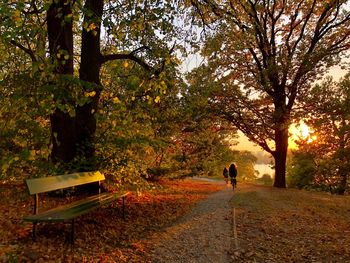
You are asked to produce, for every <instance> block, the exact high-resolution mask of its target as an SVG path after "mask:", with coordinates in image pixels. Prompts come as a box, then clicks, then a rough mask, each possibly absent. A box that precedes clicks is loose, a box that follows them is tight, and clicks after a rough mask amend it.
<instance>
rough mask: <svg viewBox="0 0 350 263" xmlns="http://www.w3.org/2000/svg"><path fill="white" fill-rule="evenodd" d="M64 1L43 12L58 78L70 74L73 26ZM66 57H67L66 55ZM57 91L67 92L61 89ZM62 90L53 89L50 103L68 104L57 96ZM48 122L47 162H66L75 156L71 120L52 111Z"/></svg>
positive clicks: (74, 136) (72, 120)
mask: <svg viewBox="0 0 350 263" xmlns="http://www.w3.org/2000/svg"><path fill="white" fill-rule="evenodd" d="M65 2H66V0H59V1H54V2H53V3H52V4H51V6H50V7H49V9H48V11H47V31H48V39H49V52H50V58H51V61H52V63H53V64H54V65H55V69H54V73H56V74H58V75H73V24H72V21H71V20H70V21H69V20H65V17H67V16H68V17H69V15H71V14H72V7H71V5H70V4H65ZM67 55H68V56H67ZM61 89H68V87H65V86H62V87H61ZM64 92H65V90H58V89H57V90H56V91H55V93H54V100H55V102H56V103H59V104H69V103H72V102H71V101H69V99H68V98H65V99H63V98H62V97H63V96H61V94H62V93H64ZM50 121H51V143H52V151H51V160H52V161H53V162H60V161H63V162H69V161H71V160H72V159H73V158H74V156H75V155H76V144H75V141H76V132H75V128H76V125H75V121H74V117H71V116H70V115H69V114H68V113H67V112H63V111H62V110H60V109H58V108H56V110H55V111H54V112H53V113H52V114H51V116H50Z"/></svg>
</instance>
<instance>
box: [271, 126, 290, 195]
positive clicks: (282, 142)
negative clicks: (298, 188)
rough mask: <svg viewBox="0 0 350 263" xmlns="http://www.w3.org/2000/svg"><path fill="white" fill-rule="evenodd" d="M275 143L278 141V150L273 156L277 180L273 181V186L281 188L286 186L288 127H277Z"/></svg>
mask: <svg viewBox="0 0 350 263" xmlns="http://www.w3.org/2000/svg"><path fill="white" fill-rule="evenodd" d="M282 127H283V126H282ZM275 143H276V151H275V152H274V154H273V157H274V159H275V181H274V183H273V186H274V187H279V188H286V162H287V150H288V127H286V128H285V127H283V128H277V129H276V131H275Z"/></svg>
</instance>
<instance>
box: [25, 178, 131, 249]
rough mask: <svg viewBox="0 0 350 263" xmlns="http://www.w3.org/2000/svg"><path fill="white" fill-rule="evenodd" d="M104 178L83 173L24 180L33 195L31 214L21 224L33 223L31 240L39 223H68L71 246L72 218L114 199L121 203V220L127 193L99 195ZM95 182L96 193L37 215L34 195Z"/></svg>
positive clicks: (36, 196) (72, 236)
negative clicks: (96, 183) (96, 186)
mask: <svg viewBox="0 0 350 263" xmlns="http://www.w3.org/2000/svg"><path fill="white" fill-rule="evenodd" d="M104 179H105V177H104V175H103V174H101V173H100V172H98V171H97V172H83V173H74V174H65V175H58V176H51V177H44V178H36V179H27V180H26V184H27V187H28V191H29V194H30V195H34V215H30V216H26V217H24V218H23V219H24V221H29V222H32V223H33V239H35V237H36V225H37V223H39V222H65V221H71V243H72V244H73V243H74V219H75V218H77V217H78V216H81V215H83V214H86V213H88V212H90V211H92V210H94V209H96V208H98V207H101V206H102V205H106V204H110V203H112V202H113V201H115V200H117V199H120V198H121V199H122V200H123V207H122V209H123V219H125V211H124V210H125V197H126V196H128V195H129V194H131V192H126V191H123V192H118V193H101V187H100V186H101V181H103V180H104ZM94 182H98V183H99V193H98V194H97V195H93V196H89V197H87V198H85V199H82V200H78V201H75V202H73V203H70V204H67V205H62V206H59V207H56V208H54V209H51V210H48V211H44V212H40V213H39V209H38V206H39V202H38V201H39V198H38V194H40V193H46V192H51V191H56V190H61V189H66V188H70V187H74V186H78V185H84V184H88V183H94Z"/></svg>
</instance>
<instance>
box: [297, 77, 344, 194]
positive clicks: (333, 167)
mask: <svg viewBox="0 0 350 263" xmlns="http://www.w3.org/2000/svg"><path fill="white" fill-rule="evenodd" d="M302 109H303V110H304V111H305V112H304V113H303V114H302V115H303V116H306V118H305V122H306V123H307V125H308V126H309V127H310V128H311V129H312V130H313V135H314V136H316V139H315V140H314V141H312V142H311V143H310V142H308V138H305V139H304V140H301V141H299V152H300V153H305V154H308V155H309V156H311V157H312V159H313V162H314V163H315V164H316V175H315V181H317V182H318V184H324V185H327V186H329V187H330V189H331V191H332V192H334V193H337V194H344V192H345V190H346V189H347V185H348V183H347V179H348V178H349V175H350V173H349V171H350V158H349V155H350V119H349V115H350V73H349V74H347V75H346V76H345V77H344V78H342V79H340V81H339V82H335V81H333V80H332V79H331V78H327V79H325V80H324V81H323V82H322V83H321V84H317V85H315V86H314V87H313V88H312V89H311V90H310V92H309V93H308V94H307V95H306V96H305V98H304V106H303V107H302ZM305 154H304V155H305ZM307 159H310V158H307ZM299 162H302V158H301V159H299ZM305 176H306V177H308V174H307V173H305Z"/></svg>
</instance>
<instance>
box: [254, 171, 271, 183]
mask: <svg viewBox="0 0 350 263" xmlns="http://www.w3.org/2000/svg"><path fill="white" fill-rule="evenodd" d="M255 182H257V183H258V184H263V185H272V184H273V179H272V177H271V175H269V174H263V175H262V176H261V177H260V178H257V179H256V180H255Z"/></svg>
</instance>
